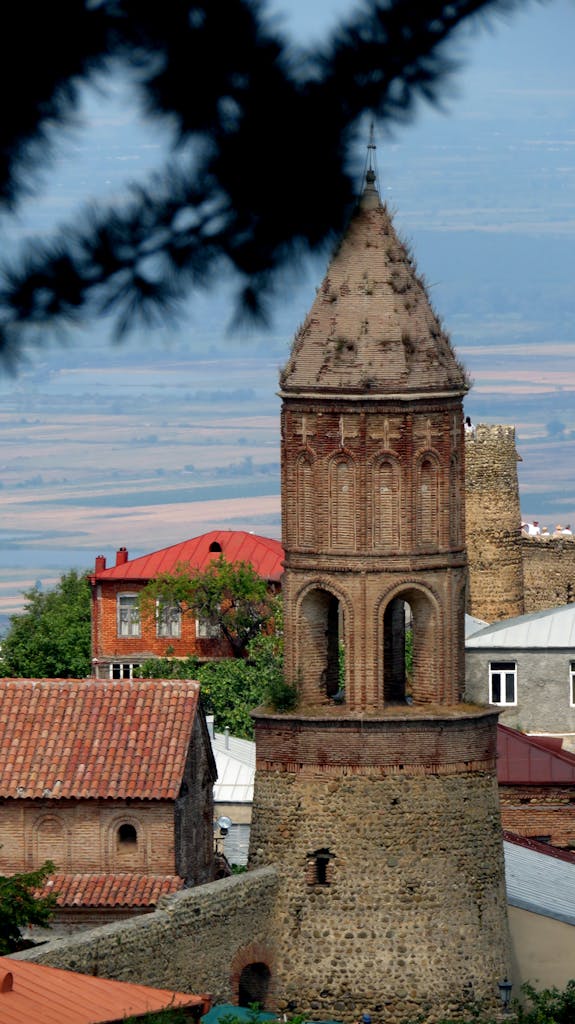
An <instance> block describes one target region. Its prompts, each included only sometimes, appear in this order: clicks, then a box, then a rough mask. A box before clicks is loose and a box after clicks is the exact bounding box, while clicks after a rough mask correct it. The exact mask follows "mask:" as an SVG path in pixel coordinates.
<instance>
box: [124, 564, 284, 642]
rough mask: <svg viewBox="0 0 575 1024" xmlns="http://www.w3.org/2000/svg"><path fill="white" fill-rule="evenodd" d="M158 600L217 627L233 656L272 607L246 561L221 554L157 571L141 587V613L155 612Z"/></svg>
mask: <svg viewBox="0 0 575 1024" xmlns="http://www.w3.org/2000/svg"><path fill="white" fill-rule="evenodd" d="M158 602H160V604H161V605H164V606H167V607H170V606H172V605H177V606H179V607H180V608H181V610H182V611H183V612H184V613H186V612H187V613H188V614H191V615H194V616H195V617H196V618H198V619H202V620H203V621H204V622H205V623H207V624H208V625H209V626H212V627H214V628H215V629H217V630H218V631H220V632H221V634H222V635H223V636H224V637H225V638H226V640H227V641H228V643H229V645H230V647H231V649H232V651H233V654H234V657H236V658H242V657H243V656H244V655H245V653H246V651H247V647H248V644H249V643H250V640H253V638H254V637H255V636H257V635H258V633H260V632H261V629H262V627H263V626H265V624H266V623H267V622H269V621H270V619H271V618H272V616H273V615H274V610H275V609H276V608H277V599H276V598H275V595H274V594H273V593H272V592H271V591H270V589H269V586H268V583H267V581H266V580H264V579H262V578H261V576H258V574H257V572H256V571H255V569H254V568H253V566H252V565H251V564H250V563H249V562H228V561H227V560H226V559H225V558H224V556H223V555H220V556H219V558H217V559H214V561H213V562H211V563H210V564H209V565H208V566H207V568H206V569H204V570H202V571H197V572H194V571H191V570H190V567H189V565H186V564H183V565H178V566H176V569H175V570H174V572H172V573H169V572H168V573H161V574H159V575H158V576H156V578H155V579H153V580H151V581H150V583H148V585H147V586H146V587H145V588H144V590H143V591H142V593H141V596H140V606H141V608H142V612H143V614H144V615H145V614H148V615H150V614H156V612H157V604H158Z"/></svg>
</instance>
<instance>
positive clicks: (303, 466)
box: [296, 455, 316, 548]
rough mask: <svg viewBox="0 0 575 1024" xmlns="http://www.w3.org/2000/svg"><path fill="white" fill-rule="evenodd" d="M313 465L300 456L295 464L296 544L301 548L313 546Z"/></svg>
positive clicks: (307, 459) (314, 518)
mask: <svg viewBox="0 0 575 1024" xmlns="http://www.w3.org/2000/svg"><path fill="white" fill-rule="evenodd" d="M313 476H314V474H313V465H312V462H311V459H310V458H309V456H307V455H304V456H302V457H301V458H300V459H299V461H298V464H297V491H296V493H297V506H296V511H297V543H298V546H299V547H302V548H313V547H314V545H315V520H316V516H315V497H316V496H315V489H314V482H313Z"/></svg>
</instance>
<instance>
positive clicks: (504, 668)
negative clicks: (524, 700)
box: [489, 661, 517, 708]
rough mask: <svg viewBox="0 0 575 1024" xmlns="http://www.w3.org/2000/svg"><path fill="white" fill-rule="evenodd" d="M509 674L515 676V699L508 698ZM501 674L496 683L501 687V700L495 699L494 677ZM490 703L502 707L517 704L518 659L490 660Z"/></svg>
mask: <svg viewBox="0 0 575 1024" xmlns="http://www.w3.org/2000/svg"><path fill="white" fill-rule="evenodd" d="M508 675H510V676H512V677H513V700H508V699H507V687H508V680H507V678H501V677H507V676H508ZM495 676H499V677H500V678H499V680H498V681H497V683H496V685H497V686H498V687H499V700H493V688H494V677H495ZM489 703H490V704H494V705H495V706H496V707H500V708H510V707H516V706H517V662H516V661H490V662H489Z"/></svg>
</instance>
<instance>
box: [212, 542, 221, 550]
mask: <svg viewBox="0 0 575 1024" xmlns="http://www.w3.org/2000/svg"><path fill="white" fill-rule="evenodd" d="M221 550H222V545H221V544H220V543H219V541H217V540H213V541H212V543H211V544H210V551H221Z"/></svg>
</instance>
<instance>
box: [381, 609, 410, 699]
mask: <svg viewBox="0 0 575 1024" xmlns="http://www.w3.org/2000/svg"><path fill="white" fill-rule="evenodd" d="M383 664H384V679H383V699H384V702H385V703H386V704H394V703H405V702H408V703H409V702H410V701H411V682H412V670H413V619H412V615H411V608H410V606H409V604H407V602H406V601H403V600H402V599H401V598H399V597H396V598H395V599H394V600H393V601H390V602H389V604H388V606H387V608H386V609H385V613H384V619H383Z"/></svg>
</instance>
